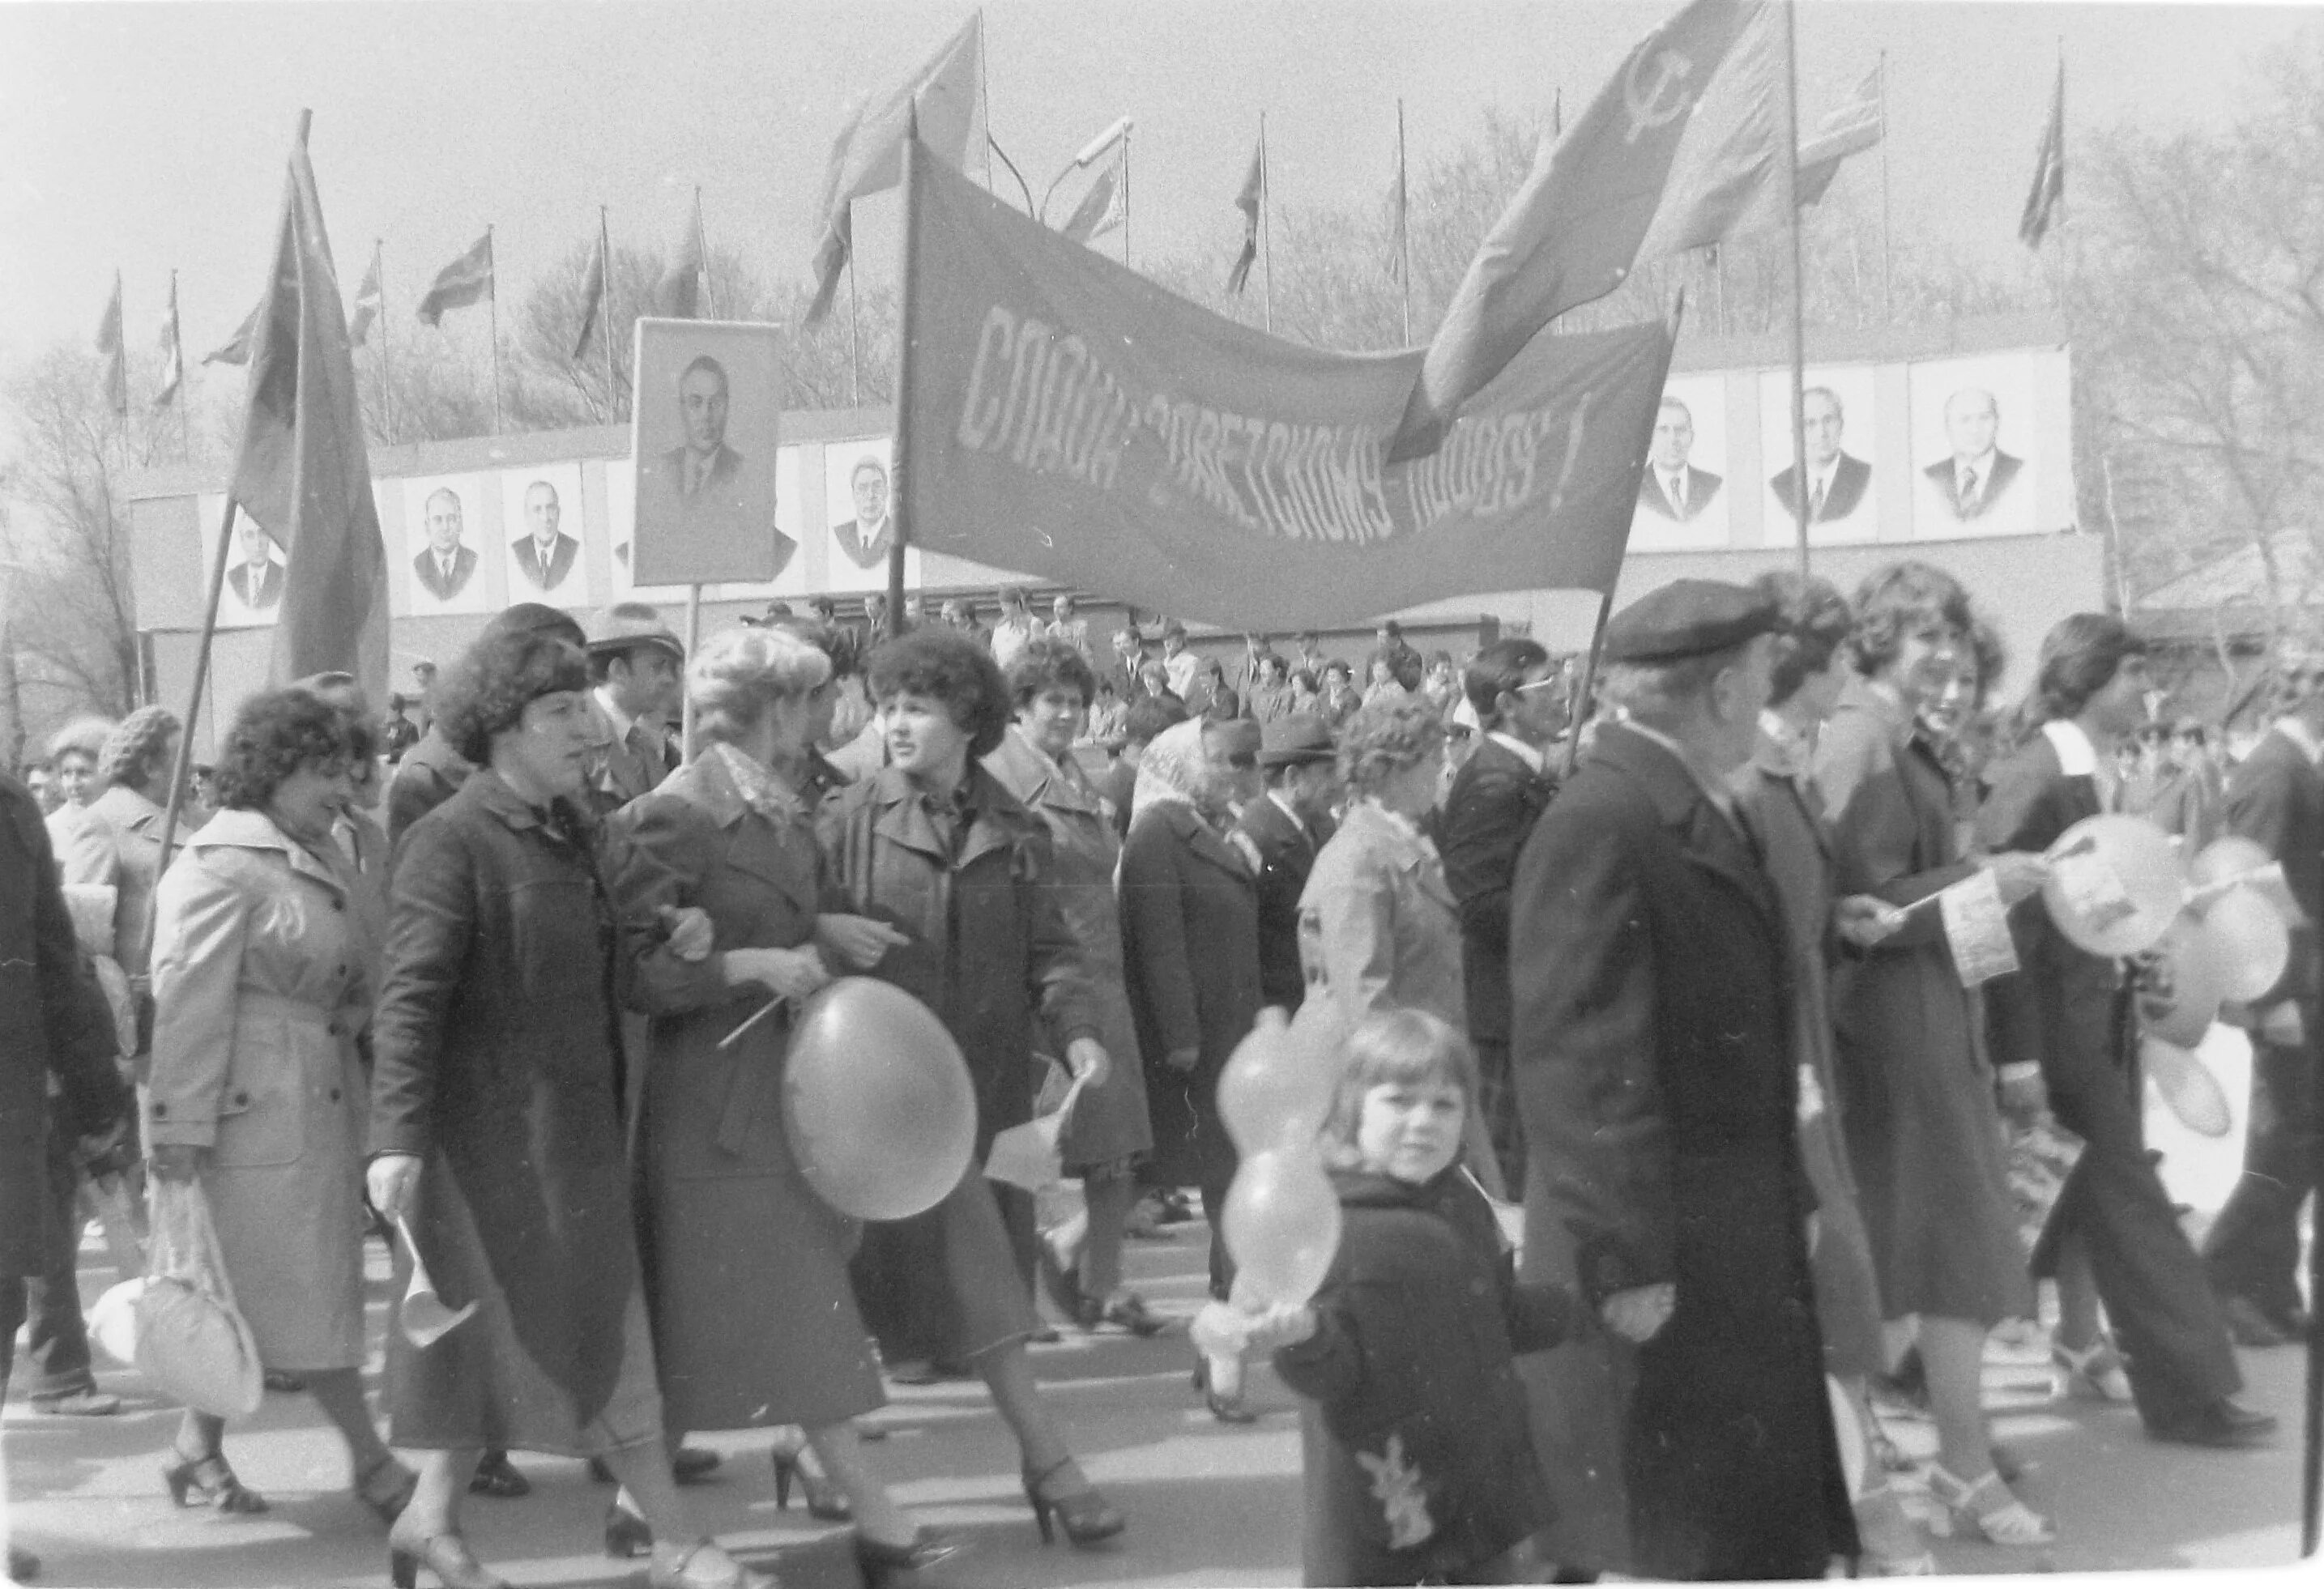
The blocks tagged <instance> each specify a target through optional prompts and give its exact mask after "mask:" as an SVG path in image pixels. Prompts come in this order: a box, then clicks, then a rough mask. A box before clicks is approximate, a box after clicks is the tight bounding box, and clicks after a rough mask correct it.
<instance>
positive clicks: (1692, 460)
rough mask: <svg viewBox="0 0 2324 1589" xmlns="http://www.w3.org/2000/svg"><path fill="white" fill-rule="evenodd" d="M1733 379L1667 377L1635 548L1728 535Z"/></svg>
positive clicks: (1708, 543) (1717, 542)
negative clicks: (1729, 404)
mask: <svg viewBox="0 0 2324 1589" xmlns="http://www.w3.org/2000/svg"><path fill="white" fill-rule="evenodd" d="M1728 473H1729V453H1728V450H1727V381H1726V378H1725V377H1724V376H1720V375H1692V376H1683V375H1674V376H1672V377H1671V378H1670V379H1669V380H1667V381H1664V382H1663V398H1662V405H1661V407H1660V408H1658V409H1656V410H1655V434H1654V439H1653V440H1652V441H1651V442H1649V443H1648V444H1647V445H1646V472H1645V473H1643V474H1641V475H1640V476H1639V477H1638V510H1637V516H1636V517H1635V518H1633V519H1631V520H1630V550H1631V551H1633V552H1668V551H1677V550H1680V549H1690V550H1691V549H1693V548H1697V547H1723V546H1725V545H1727V541H1728V516H1727V506H1728V501H1729V498H1730V497H1731V496H1732V494H1733V493H1732V491H1730V490H1729V486H1728V483H1727V476H1728Z"/></svg>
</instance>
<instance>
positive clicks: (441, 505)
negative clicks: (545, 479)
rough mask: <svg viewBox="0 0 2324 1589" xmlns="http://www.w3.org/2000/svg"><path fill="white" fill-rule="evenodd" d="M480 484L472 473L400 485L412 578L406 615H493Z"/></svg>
mask: <svg viewBox="0 0 2324 1589" xmlns="http://www.w3.org/2000/svg"><path fill="white" fill-rule="evenodd" d="M483 543H484V481H483V479H482V478H481V477H480V476H477V475H474V474H437V475H424V476H421V477H420V478H419V479H417V480H406V481H405V482H403V546H404V556H403V557H402V558H401V562H402V564H403V568H404V572H405V573H407V574H410V583H409V584H408V586H407V589H408V590H409V591H410V602H409V605H407V606H406V607H405V609H404V611H407V612H410V613H413V614H417V615H421V616H426V617H435V616H437V615H438V614H440V613H447V612H488V611H492V604H493V603H492V582H491V581H490V580H489V579H487V578H486V577H485V576H484V551H483V550H482V547H483Z"/></svg>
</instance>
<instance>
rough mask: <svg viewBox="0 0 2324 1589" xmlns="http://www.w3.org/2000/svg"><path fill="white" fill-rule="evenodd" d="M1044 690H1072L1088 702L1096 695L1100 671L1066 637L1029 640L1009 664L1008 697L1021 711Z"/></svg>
mask: <svg viewBox="0 0 2324 1589" xmlns="http://www.w3.org/2000/svg"><path fill="white" fill-rule="evenodd" d="M1044 690H1072V691H1074V693H1077V694H1079V695H1080V696H1081V698H1082V704H1083V705H1084V706H1087V705H1088V704H1089V703H1091V702H1092V701H1093V700H1095V699H1096V698H1097V675H1096V674H1094V673H1093V672H1091V671H1090V665H1089V658H1087V657H1084V656H1083V655H1082V654H1081V652H1079V651H1078V650H1076V649H1075V648H1074V647H1073V646H1072V645H1070V644H1068V643H1067V642H1066V641H1064V640H1030V641H1028V642H1027V643H1026V646H1025V648H1024V649H1023V650H1021V651H1019V652H1018V653H1017V660H1016V661H1014V662H1012V663H1010V665H1009V698H1010V700H1011V701H1013V702H1014V703H1016V705H1017V710H1018V711H1019V712H1022V711H1024V710H1025V708H1027V707H1028V706H1030V705H1031V704H1032V703H1033V698H1034V697H1035V696H1037V695H1038V694H1039V693H1041V692H1042V691H1044Z"/></svg>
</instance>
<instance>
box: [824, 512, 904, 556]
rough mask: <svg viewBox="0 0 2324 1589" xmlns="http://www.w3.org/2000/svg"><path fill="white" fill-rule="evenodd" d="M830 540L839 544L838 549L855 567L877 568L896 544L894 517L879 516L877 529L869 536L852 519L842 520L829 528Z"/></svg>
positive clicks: (888, 515) (889, 514)
mask: <svg viewBox="0 0 2324 1589" xmlns="http://www.w3.org/2000/svg"><path fill="white" fill-rule="evenodd" d="M831 538H832V539H833V540H835V541H837V542H838V543H839V549H840V550H841V551H843V552H844V553H846V554H847V560H848V561H849V562H850V563H853V564H854V565H855V566H856V567H858V568H877V567H879V566H880V565H881V564H883V563H885V562H887V560H888V550H889V548H890V547H893V546H894V545H895V544H896V519H895V515H893V514H892V513H883V514H881V516H880V523H879V526H878V528H875V529H873V530H872V532H871V534H870V535H869V536H866V535H865V534H864V533H863V530H862V526H861V525H859V524H857V523H856V522H855V520H853V519H842V520H841V521H840V522H839V523H837V524H835V525H833V526H832V527H831Z"/></svg>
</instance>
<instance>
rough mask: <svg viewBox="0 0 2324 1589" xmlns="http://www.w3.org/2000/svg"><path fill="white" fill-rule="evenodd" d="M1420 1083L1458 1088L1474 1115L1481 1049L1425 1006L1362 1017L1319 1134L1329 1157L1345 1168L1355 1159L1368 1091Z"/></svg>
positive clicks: (1350, 1039) (1329, 1159)
mask: <svg viewBox="0 0 2324 1589" xmlns="http://www.w3.org/2000/svg"><path fill="white" fill-rule="evenodd" d="M1419 1083H1434V1084H1438V1085H1449V1086H1452V1087H1457V1088H1460V1089H1461V1104H1462V1108H1463V1109H1464V1110H1465V1111H1466V1112H1467V1113H1468V1114H1469V1115H1470V1116H1474V1115H1475V1114H1476V1112H1477V1088H1478V1082H1477V1052H1476V1051H1475V1050H1474V1049H1472V1048H1471V1047H1470V1046H1469V1040H1468V1039H1467V1038H1465V1037H1463V1036H1462V1035H1461V1033H1460V1031H1459V1029H1458V1028H1456V1027H1454V1026H1453V1025H1452V1024H1451V1023H1449V1022H1447V1021H1444V1020H1442V1019H1440V1018H1439V1017H1437V1016H1435V1015H1430V1014H1429V1013H1428V1012H1427V1011H1426V1010H1383V1011H1381V1012H1380V1013H1379V1015H1367V1016H1365V1017H1364V1018H1363V1019H1362V1020H1361V1021H1360V1022H1358V1023H1357V1024H1356V1026H1355V1029H1354V1030H1353V1031H1351V1032H1350V1033H1348V1048H1347V1062H1346V1064H1345V1065H1343V1066H1342V1069H1341V1071H1340V1085H1339V1089H1338V1090H1337V1091H1336V1092H1334V1093H1333V1095H1332V1111H1331V1113H1330V1114H1328V1115H1326V1116H1324V1117H1323V1131H1322V1132H1321V1133H1320V1134H1319V1135H1320V1140H1321V1142H1322V1144H1323V1154H1324V1157H1325V1159H1326V1160H1327V1161H1328V1162H1333V1163H1334V1164H1336V1165H1338V1166H1339V1167H1341V1168H1343V1169H1344V1168H1347V1167H1350V1166H1351V1165H1353V1164H1354V1163H1355V1162H1356V1160H1357V1152H1356V1131H1357V1128H1358V1126H1359V1125H1360V1124H1361V1122H1362V1119H1363V1113H1364V1094H1366V1093H1368V1092H1369V1091H1370V1090H1371V1089H1372V1088H1375V1087H1398V1086H1404V1087H1409V1086H1413V1085H1416V1084H1419Z"/></svg>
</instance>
